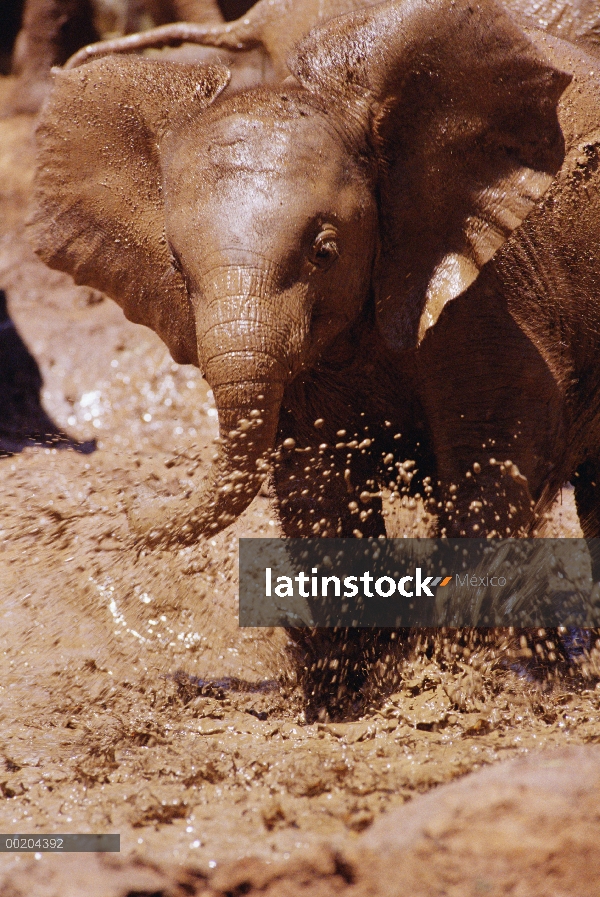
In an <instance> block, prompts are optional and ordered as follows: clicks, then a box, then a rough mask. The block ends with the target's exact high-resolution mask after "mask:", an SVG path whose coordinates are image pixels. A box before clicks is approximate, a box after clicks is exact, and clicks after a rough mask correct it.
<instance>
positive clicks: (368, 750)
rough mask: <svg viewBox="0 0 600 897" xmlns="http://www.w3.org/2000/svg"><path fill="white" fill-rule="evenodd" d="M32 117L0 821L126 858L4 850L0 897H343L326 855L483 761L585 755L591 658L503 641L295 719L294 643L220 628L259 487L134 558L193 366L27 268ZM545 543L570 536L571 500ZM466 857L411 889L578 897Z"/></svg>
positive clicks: (25, 170)
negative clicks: (113, 849) (134, 512)
mask: <svg viewBox="0 0 600 897" xmlns="http://www.w3.org/2000/svg"><path fill="white" fill-rule="evenodd" d="M9 80H10V79H3V82H2V89H3V90H5V89H6V86H7V83H8V82H9ZM0 98H1V96H0ZM32 127H33V119H32V118H30V117H28V116H19V117H16V118H9V119H6V118H5V119H3V120H0V289H3V290H5V291H6V297H7V301H8V313H9V315H10V320H6V321H4V326H3V325H2V322H0V417H1V418H2V419H0V451H1V452H2V455H1V456H0V614H1V620H2V628H1V636H0V639H1V651H0V716H1V726H0V831H2V832H40V833H42V832H43V833H53V832H86V831H91V832H120V834H121V854H120V857H115V856H110V857H104V858H102V857H94V856H89V857H83V858H82V857H77V856H74V855H72V856H69V857H66V856H65V857H54V856H47V855H44V856H40V857H37V858H36V857H32V856H26V855H23V856H10V855H7V854H2V855H0V882H1V884H0V893H1V894H3V895H5V894H6V895H21V894H23V895H24V894H36V895H38V894H39V895H42V894H43V895H48V897H50V895H59V894H60V895H66V894H80V893H81V894H83V893H86V894H96V893H97V894H102V895H109V894H110V895H113V894H115V895H116V894H131V895H132V894H134V893H135V894H150V893H152V894H168V893H169V894H175V893H177V894H179V893H182V894H183V893H187V894H193V893H196V892H200V891H202V890H203V889H204V888H206V887H208V886H209V883H210V882H212V886H213V887H214V888H216V890H221V891H223V892H227V893H245V892H248V891H250V890H252V889H253V888H255V889H256V890H265V891H266V890H268V889H269V887H270V885H268V881H267V879H268V876H267V877H266V878H265V875H264V869H265V868H268V869H271V870H272V869H274V868H277V869H279V868H285V869H287V872H286V873H285V875H284V878H285V876H287V878H285V880H286V881H287V882H288V885H289V887H288V889H287V890H286V889H285V888H284V889H283V891H282V893H283V892H285V893H296V891H297V890H299V889H301V888H304V890H306V892H307V893H309V892H310V893H315V894H316V893H321V892H322V893H325V892H327V893H329V890H327V891H325V890H323V888H324V887H325V885H324V884H323V882H324V881H325V880H327V882H328V885H327V887H331V888H332V891H331V892H332V893H333V892H338V891H340V890H343V889H344V888H346V887H349V888H352V887H354V885H353V881H354V879H353V874H351V873H347V871H346V873H345V872H344V869H346V870H347V867H346V866H344V863H342V862H341V860H339V857H340V856H342V855H344V856H345V855H346V854H347V855H348V856H350V855H351V854H352V851H353V850H354V851H356V850H360V845H362V844H363V843H366V842H363V841H362V840H361V839H362V838H368V837H369V831H370V830H371V827H372V824H373V823H374V821H376V820H378V819H379V817H380V815H381V814H382V813H383V812H385V811H393V810H396V809H397V808H400V807H401V806H402V805H403V804H405V803H406V802H409V801H419V800H424V799H423V798H420V797H419V795H421V794H424V793H425V792H429V791H431V789H433V788H436V787H437V786H440V785H442V784H443V783H447V782H450V781H451V780H454V779H456V778H457V777H460V776H464V775H465V774H466V773H469V772H471V771H473V770H476V769H478V768H480V767H483V766H485V765H487V764H491V763H496V762H497V761H499V760H504V759H509V758H515V757H523V756H527V757H533V762H534V763H535V758H536V757H537V754H538V752H540V751H542V750H543V749H547V748H565V746H568V745H586V744H588V745H589V744H590V743H595V742H599V741H600V722H599V708H600V688H598V687H597V678H596V672H597V670H598V668H599V665H598V662H597V659H596V658H594V657H592V658H589V659H587V660H586V661H585V662H584V663H583V665H582V666H580V667H579V668H578V669H577V670H576V671H571V672H569V671H565V670H563V669H555V670H552V671H551V672H552V676H551V677H550V679H547V680H544V681H537V680H536V679H535V678H534V677H532V676H530V675H529V674H526V673H525V672H524V670H523V667H522V666H518V665H517V666H516V667H515V669H511V665H510V663H507V661H506V653H505V648H503V646H502V645H501V644H500V639H499V640H498V641H497V643H496V644H495V645H491V646H490V645H488V646H479V647H478V646H477V645H475V646H474V647H473V648H472V649H471V650H470V651H469V650H467V651H465V652H463V651H461V650H459V646H458V645H456V644H455V643H453V641H452V640H449V641H448V643H447V644H446V645H445V646H443V645H441V644H440V641H439V640H438V643H437V647H436V651H435V652H434V653H433V656H429V655H428V652H425V651H424V650H423V645H424V639H423V638H420V637H419V636H418V635H417V634H416V635H415V636H414V637H413V638H412V639H411V640H410V641H409V642H408V644H407V646H406V650H405V657H404V658H403V659H402V660H400V661H399V664H400V672H401V677H400V684H399V685H397V686H395V687H394V688H393V689H392V687H391V685H390V681H391V680H388V681H387V682H386V681H382V682H381V688H380V690H379V692H377V690H376V691H375V693H374V696H373V701H372V706H370V707H369V708H367V710H366V711H365V713H364V714H363V715H362V716H361V717H360V718H359V719H353V720H350V721H345V722H344V721H342V722H335V723H330V722H314V723H310V724H306V721H305V717H304V711H303V704H302V700H301V696H300V695H299V693H298V691H297V689H295V687H294V670H293V668H292V665H291V663H290V660H289V656H288V654H287V652H286V644H287V636H286V633H285V632H283V631H281V630H250V629H247V630H240V629H239V628H238V625H237V618H236V613H237V608H236V591H237V581H236V577H237V572H236V567H237V539H238V537H239V536H241V535H273V534H276V533H278V524H277V521H276V520H275V518H274V517H273V514H272V512H271V510H270V507H269V501H268V498H267V497H266V496H262V495H261V496H259V497H258V498H257V499H256V500H255V502H254V503H253V505H252V506H251V508H250V509H249V511H248V512H247V513H245V514H244V515H243V517H242V518H241V519H240V520H239V521H238V522H237V524H236V525H235V526H233V527H232V528H230V529H229V530H227V531H226V532H225V533H223V534H221V535H220V536H218V537H216V538H215V539H212V540H206V541H204V542H203V543H201V544H199V545H198V546H195V547H193V548H186V549H183V550H181V551H179V552H159V551H156V552H152V553H146V554H144V553H140V552H139V550H138V549H137V548H136V547H135V546H134V544H133V542H132V540H131V538H130V535H129V530H128V527H127V520H126V514H125V502H126V499H127V497H128V496H130V495H132V494H133V493H135V490H136V487H137V485H138V484H140V483H142V482H146V481H148V480H149V479H150V480H153V481H155V483H156V482H160V483H162V484H164V485H165V488H167V489H172V490H176V489H178V488H181V486H182V484H184V485H185V484H188V485H189V484H191V483H192V482H193V481H194V480H197V479H198V478H201V477H202V474H203V471H204V470H205V469H206V467H207V465H208V464H209V462H210V458H211V456H212V453H213V446H212V444H211V442H212V439H213V438H214V437H215V436H216V432H217V427H216V424H217V422H216V412H215V410H214V406H213V403H212V401H211V396H210V393H209V391H208V388H207V386H206V384H205V383H204V382H203V380H202V379H201V377H200V376H199V374H198V372H197V371H196V370H195V369H193V368H187V367H179V366H177V365H176V364H174V363H173V362H172V361H171V359H170V357H169V355H168V353H167V351H166V349H165V348H164V346H163V345H162V343H161V342H160V341H159V339H158V338H157V337H156V336H155V335H154V334H153V333H151V332H150V331H148V330H146V329H145V328H142V327H138V326H135V325H133V324H129V323H128V322H126V321H125V319H124V317H123V315H122V313H121V311H120V310H119V308H118V307H117V306H116V305H115V304H114V303H112V302H111V301H109V300H107V299H104V298H103V297H102V296H101V295H99V294H98V293H95V292H94V291H90V290H88V289H85V288H82V287H75V286H74V285H73V283H72V281H71V280H70V279H69V278H68V277H66V276H64V275H61V274H59V273H57V272H53V271H50V270H49V269H47V268H46V267H45V266H44V265H43V264H41V262H39V261H38V260H37V259H36V258H35V256H34V255H33V253H32V251H31V249H30V248H29V246H28V244H27V242H26V238H25V235H24V217H25V210H26V205H27V201H28V198H29V193H30V186H31V177H32V167H33V149H32ZM10 321H12V322H14V325H15V326H16V331H15V329H14V328H12V327H11V326H10ZM15 397H16V398H15ZM41 434H50V435H46V436H45V437H44V438H42V435H41ZM57 440H58V441H57ZM407 522H408V524H409V525H410V526H413V525H414V526H417V527H418V526H419V521H418V519H417V518H416V517H415V515H414V514H413V515H412V516H409V517H406V516H405V518H404V520H403V525H406V523H407ZM390 525H391V529H392V532H393V530H394V527H396V531H397V528H398V526H399V525H400V524H399V522H398V519H396V520H395V522H394V521H392V520H390ZM415 531H417V532H418V531H419V530H418V529H417V530H415ZM550 532H551V533H553V534H556V535H568V536H575V535H580V530H579V525H578V522H577V518H576V514H575V511H574V507H573V502H572V495H571V492H570V490H569V489H568V488H565V489H564V490H563V493H562V496H561V498H560V499H559V501H558V502H557V504H556V506H555V509H554V511H553V517H552V523H551V529H550ZM429 654H431V652H429ZM390 691H391V693H390ZM588 750H590V751H594V750H595V749H594V748H589V749H588ZM568 756H570V755H568ZM574 756H575V755H574ZM586 756H587V755H586ZM595 756H596V755H595ZM542 761H543V758H541V759H540V762H542ZM528 762H531V761H528ZM543 762H545V761H543ZM557 762H558V761H557ZM565 762H566V761H565ZM578 763H579V761H574V760H573V761H571V760H569V762H568V763H567V765H568V766H569V768H573V769H576V767H577V765H578ZM584 767H585V764H584ZM575 774H576V773H575ZM467 781H468V780H467ZM465 793H466V794H467V797H466V798H465V800H466V801H467V802H468V801H469V800H470V798H469V797H468V793H469V792H465ZM565 800H566V799H565ZM567 803H569V802H568V801H566V802H565V803H564V806H563V810H562V811H561V812H565V807H566V806H567ZM414 806H416V807H418V806H419V805H418V804H417V803H415V804H414ZM502 806H504V810H503V809H502ZM411 812H412V811H411ZM503 812H505V813H506V814H507V817H506V818H507V819H509V816H510V812H511V810H510V807H509V805H508V804H506V805H502V804H501V805H500V809H499V810H498V813H499V814H500V818H501V817H502V813H503ZM582 812H583V811H582ZM498 813H497V814H496V816H495V818H496V821H497V819H498ZM570 813H571V815H569V814H566V819H567V822H568V824H567V834H568V832H569V831H570V829H569V828H568V826H569V825H570V826H572V830H573V832H575V830H576V829H577V820H576V819H575V818H574V817H573V813H575V815H576V813H577V808H575V810H573V808H572V807H571V810H570ZM592 816H593V814H592ZM596 816H597V814H596ZM525 817H526V818H527V811H526V810H525ZM572 817H573V818H572ZM387 818H388V817H384V821H383V822H382V823H379V825H380V828H381V826H383V829H385V827H386V822H385V820H386V819H387ZM390 818H392V817H390ZM582 818H583V817H582ZM590 818H591V817H590ZM594 818H595V817H594ZM471 824H472V821H471ZM507 824H508V823H507ZM586 824H587V823H586ZM596 824H597V820H596ZM581 825H583V823H581ZM581 825H580V828H581ZM584 829H585V826H584ZM373 830H374V831H376V830H377V829H376V826H375V827H373ZM588 831H590V829H589V827H588ZM363 833H364V834H363ZM573 837H575V835H574V836H573ZM599 837H600V834H599ZM434 840H435V839H434ZM561 843H562V842H561ZM578 843H579V842H578ZM323 845H325V846H323ZM366 849H367V848H366V847H365V850H366ZM445 849H446V850H450V851H451V850H452V849H453V848H445ZM422 850H423V851H424V853H423V854H422V859H423V862H425V866H427V862H428V860H427V849H426V848H422ZM429 850H430V853H431V856H430V858H429V859H431V857H433V856H434V855H435V853H436V848H435V843H433V842H432V843H430V846H429ZM336 851H338V853H336ZM339 851H341V853H339ZM568 852H569V851H567V853H568ZM571 854H572V850H571ZM353 855H356V854H353ZM411 856H413V854H411ZM556 856H558V859H556ZM560 856H561V854H560V851H558V853H557V854H556V855H555V866H556V865H557V864H558V866H557V868H558V867H560V862H561V860H560ZM249 857H253V858H257V859H256V860H253V861H252V862H249V861H248V860H247V859H244V858H249ZM336 857H337V858H338V859H336ZM413 859H414V856H413ZM239 860H243V863H242V868H243V869H244V874H246V872H247V870H248V869H250V870H257V869H258V870H259V871H258V872H256V874H255V878H254V879H252V882H250V883H248V882H246V884H244V883H243V881H242V879H243V876H242V879H239V875H238V872H235V870H236V869H237V870H238V871H239V868H240V867H239V866H232V865H231V863H232V862H235V861H239ZM260 861H268V864H269V865H267V866H263V865H261V863H260ZM348 862H350V861H348ZM390 862H391V861H390ZM523 862H524V866H523V869H526V868H527V860H526V858H525V860H524V861H523ZM565 862H566V861H565ZM256 863H258V866H257V865H256ZM278 863H283V864H284V866H283V867H280V866H279V865H277V864H278ZM285 863H288V866H287V867H286V866H285ZM294 863H295V864H296V865H294ZM336 863H337V864H338V865H336ZM273 864H275V865H273ZM289 864H292V865H289ZM340 864H341V865H340ZM467 865H468V864H467ZM467 865H466V866H465V868H464V876H465V880H464V881H462V879H461V874H462V873H460V871H459V872H458V873H457V875H458V877H456V876H455V879H454V880H453V881H454V884H453V886H452V887H456V888H457V890H452V888H449V887H448V888H447V889H444V888H443V887H442V886H441V885H440V884H439V882H438V884H437V885H435V886H434V885H432V886H431V890H427V889H426V890H424V891H423V893H439V894H446V893H448V894H450V893H457V894H458V893H460V894H463V893H464V894H467V893H468V894H470V893H490V894H492V893H515V894H517V893H524V894H528V893H540V894H551V893H575V892H571V891H570V890H568V888H567V890H560V889H559V890H553V886H551V884H550V883H549V881H550V880H548V881H546V879H545V878H544V876H545V872H544V868H545V867H543V865H542V868H541V872H540V869H539V864H538V879H539V881H541V882H542V885H540V889H539V890H536V889H535V888H534V886H533V884H532V889H530V890H527V886H526V877H527V876H526V874H525V872H523V874H522V877H521V879H518V880H517V884H518V885H519V887H520V889H519V887H516V886H515V888H514V889H513V890H498V891H496V890H495V889H494V888H495V885H494V886H492V885H490V887H487V885H486V886H485V887H484V886H482V887H479V885H477V882H475V884H474V883H473V881H471V880H470V879H469V881H470V884H469V885H468V887H467V884H466V882H467V878H468V876H469V874H470V873H469V871H468V868H467ZM348 868H349V867H348ZM432 868H433V867H432ZM307 869H309V870H312V871H311V872H310V874H308V872H307V871H306V870H307ZM231 870H234V871H233V872H232V871H231ZM260 870H262V871H260ZM290 870H291V871H290ZM294 870H295V871H294ZM298 870H300V871H298ZM315 870H316V871H315ZM559 872H560V868H559ZM588 873H589V869H587V868H586V870H584V871H583V872H582V875H583V879H585V875H586V874H588ZM253 874H254V873H253ZM549 874H550V873H549ZM553 874H554V875H555V876H556V875H557V874H558V873H557V872H556V869H555V871H554V873H553ZM589 874H591V873H589ZM219 875H221V876H222V879H218V876H219ZM236 875H238V878H236ZM228 876H229V877H228ZM232 876H233V877H232ZM261 876H262V877H261ZM540 876H541V878H540ZM559 877H560V876H559ZM375 879H376V876H375V878H374V879H373V880H374V881H375ZM538 879H536V881H537V880H538ZM583 879H582V880H583ZM556 880H558V879H556ZM240 881H242V883H241V884H240ZM269 881H270V879H269ZM436 881H437V880H436ZM477 881H479V879H477ZM532 881H533V880H532ZM178 882H179V883H178ZM219 882H220V883H219ZM257 882H258V884H257ZM303 882H304V885H303V884H302V883H303ZM315 882H316V884H315ZM319 882H321V884H319ZM544 882H546V883H545V884H544ZM294 883H295V884H294ZM519 883H520V884H519ZM309 885H310V887H309ZM484 885H485V882H484ZM321 886H322V887H321ZM521 886H522V887H521ZM282 887H283V886H282ZM382 887H383V885H382ZM407 887H408V886H407ZM536 887H537V886H536ZM561 887H562V885H561ZM565 887H566V885H565ZM311 888H312V889H313V890H311ZM319 888H321V891H319ZM373 888H374V890H373V889H372V890H371V891H370V892H369V893H375V892H376V891H377V886H376V885H373ZM436 888H437V889H436ZM523 888H524V889H523ZM382 892H383V891H382ZM386 893H387V892H386ZM390 893H391V892H390ZM397 893H407V894H408V893H417V890H416V889H415V888H414V887H413V888H412V890H411V889H410V888H409V889H408V890H406V891H401V890H398V891H397ZM419 893H420V891H419ZM577 893H581V894H584V893H588V890H586V888H585V887H583V886H582V888H581V890H580V891H578V892H577ZM589 893H597V891H594V890H593V888H592V890H590V891H589Z"/></svg>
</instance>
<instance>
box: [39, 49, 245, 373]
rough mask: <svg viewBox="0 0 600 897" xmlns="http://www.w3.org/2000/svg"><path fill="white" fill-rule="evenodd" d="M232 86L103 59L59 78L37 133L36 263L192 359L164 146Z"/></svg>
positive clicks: (218, 76)
mask: <svg viewBox="0 0 600 897" xmlns="http://www.w3.org/2000/svg"><path fill="white" fill-rule="evenodd" d="M228 80H229V71H228V69H226V68H224V67H222V66H197V65H182V64H178V63H165V62H152V61H149V60H144V59H140V58H127V57H119V58H110V57H108V58H105V59H101V60H99V61H97V62H92V63H90V64H89V65H86V66H83V67H81V68H78V69H75V70H73V71H68V72H57V73H56V75H55V82H54V87H53V92H52V95H51V97H50V100H49V102H48V103H47V105H46V107H45V109H44V111H43V114H42V118H41V121H40V123H39V125H38V129H37V142H38V167H37V175H36V184H35V200H34V201H35V206H34V211H33V214H32V216H31V218H30V221H29V225H30V230H29V236H30V239H31V241H32V243H33V245H34V248H35V250H36V252H37V253H38V255H40V256H41V258H42V259H43V260H44V261H45V262H46V263H47V264H48V265H50V266H51V267H52V268H57V269H58V270H60V271H66V272H67V273H69V274H71V275H72V276H73V278H74V280H75V282H76V283H78V284H85V285H87V286H91V287H95V288H96V289H98V290H101V291H102V292H104V293H106V294H107V295H109V296H110V297H111V298H112V299H114V300H115V301H116V302H118V304H119V305H120V306H121V307H122V309H123V311H124V312H125V315H126V317H127V318H129V320H130V321H134V322H136V323H139V324H145V325H146V326H148V327H151V328H152V329H153V330H155V331H156V332H157V333H158V334H159V336H160V337H161V338H162V339H163V340H164V342H165V343H166V344H167V346H168V347H169V349H170V351H171V354H172V355H173V358H174V359H175V360H176V361H178V362H181V363H190V362H191V363H194V362H196V361H197V348H196V339H195V326H194V317H193V313H192V308H191V305H190V301H189V298H188V295H187V290H186V287H185V283H184V280H183V278H182V276H181V275H180V273H179V272H178V270H177V269H176V267H175V264H174V260H173V257H172V254H171V251H170V249H169V245H168V243H167V239H166V236H165V216H164V209H163V199H162V173H161V164H160V141H161V139H162V137H163V136H164V135H165V134H166V133H168V132H169V131H170V130H171V129H173V128H175V127H177V126H178V125H179V124H181V123H182V122H185V121H186V120H188V119H192V118H193V117H195V116H196V115H197V114H198V113H199V112H200V111H201V110H202V109H204V108H205V107H206V106H208V105H209V104H210V103H211V102H212V101H213V99H214V98H215V97H216V96H217V95H218V94H219V93H220V92H221V91H222V90H223V88H224V87H225V86H226V84H227V82H228Z"/></svg>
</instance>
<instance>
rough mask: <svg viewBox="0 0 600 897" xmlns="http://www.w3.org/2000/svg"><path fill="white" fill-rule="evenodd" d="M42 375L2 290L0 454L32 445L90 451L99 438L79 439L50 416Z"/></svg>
mask: <svg viewBox="0 0 600 897" xmlns="http://www.w3.org/2000/svg"><path fill="white" fill-rule="evenodd" d="M42 386H43V380H42V375H41V373H40V369H39V367H38V364H37V362H36V360H35V358H34V357H33V356H32V355H31V353H30V352H29V349H28V348H27V346H26V345H25V343H24V342H23V340H22V339H21V336H20V335H19V332H18V330H17V328H16V327H15V325H14V323H13V321H12V320H11V317H10V315H9V313H8V308H7V304H6V293H5V291H4V290H0V457H3V456H4V457H6V456H8V455H14V454H16V453H18V452H21V451H23V449H24V448H27V447H29V446H51V447H53V448H59V449H63V448H66V449H73V450H74V451H76V452H81V453H82V454H85V455H89V454H91V452H93V451H95V449H96V441H95V440H90V441H88V442H78V441H77V440H75V439H72V438H71V437H70V436H69V435H68V434H67V433H65V432H64V430H61V428H60V427H59V426H58V425H57V424H56V423H55V422H54V421H53V420H52V418H51V417H49V416H48V415H47V414H46V412H45V411H44V408H43V406H42V403H41V390H42Z"/></svg>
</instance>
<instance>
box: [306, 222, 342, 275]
mask: <svg viewBox="0 0 600 897" xmlns="http://www.w3.org/2000/svg"><path fill="white" fill-rule="evenodd" d="M338 255H339V252H338V245H337V232H336V231H335V230H334V228H332V227H326V228H324V229H323V230H322V231H321V233H320V234H319V235H318V237H317V238H316V239H315V241H314V243H313V245H312V250H311V261H312V263H313V265H316V266H317V268H328V267H329V266H330V265H332V264H333V262H335V260H336V258H337V257H338Z"/></svg>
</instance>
